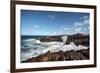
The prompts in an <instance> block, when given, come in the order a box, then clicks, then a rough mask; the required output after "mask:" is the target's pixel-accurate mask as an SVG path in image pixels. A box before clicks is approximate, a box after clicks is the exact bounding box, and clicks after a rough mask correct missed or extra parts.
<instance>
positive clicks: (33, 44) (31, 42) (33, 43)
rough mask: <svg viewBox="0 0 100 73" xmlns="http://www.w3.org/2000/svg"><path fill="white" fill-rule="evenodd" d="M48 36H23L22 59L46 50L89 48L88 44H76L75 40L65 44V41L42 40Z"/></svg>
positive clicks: (40, 53)
mask: <svg viewBox="0 0 100 73" xmlns="http://www.w3.org/2000/svg"><path fill="white" fill-rule="evenodd" d="M46 37H47V36H21V61H25V60H27V59H29V58H32V57H37V56H39V55H43V54H45V53H46V52H48V51H50V52H59V51H61V50H62V51H63V52H65V51H70V50H75V51H76V50H81V49H88V47H87V46H83V45H79V46H77V45H75V44H74V42H70V44H64V42H63V41H62V42H58V41H52V42H41V41H40V39H41V38H46Z"/></svg>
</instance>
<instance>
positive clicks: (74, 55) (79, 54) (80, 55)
mask: <svg viewBox="0 0 100 73" xmlns="http://www.w3.org/2000/svg"><path fill="white" fill-rule="evenodd" d="M86 59H89V49H82V50H78V51H74V50H71V51H66V52H63V51H59V52H55V53H50V51H48V52H47V53H45V54H44V55H40V56H38V57H32V58H30V59H27V60H26V61H22V63H24V62H47V61H68V60H86Z"/></svg>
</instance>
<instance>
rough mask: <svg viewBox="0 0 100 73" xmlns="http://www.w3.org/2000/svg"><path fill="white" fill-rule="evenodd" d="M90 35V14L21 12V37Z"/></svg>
mask: <svg viewBox="0 0 100 73" xmlns="http://www.w3.org/2000/svg"><path fill="white" fill-rule="evenodd" d="M75 33H86V34H87V33H89V13H76V12H56V11H36V10H21V35H60V34H68V35H70V34H75Z"/></svg>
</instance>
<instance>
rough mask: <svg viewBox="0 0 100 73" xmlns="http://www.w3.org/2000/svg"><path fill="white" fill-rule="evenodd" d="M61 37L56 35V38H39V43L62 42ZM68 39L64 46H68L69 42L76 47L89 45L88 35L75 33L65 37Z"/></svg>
mask: <svg viewBox="0 0 100 73" xmlns="http://www.w3.org/2000/svg"><path fill="white" fill-rule="evenodd" d="M61 36H64V35H58V36H48V37H46V38H41V39H40V41H41V42H52V41H62V39H61ZM66 36H67V37H68V39H67V41H66V44H69V43H70V42H74V43H75V44H76V45H84V46H87V45H89V35H85V34H81V33H77V34H74V35H66Z"/></svg>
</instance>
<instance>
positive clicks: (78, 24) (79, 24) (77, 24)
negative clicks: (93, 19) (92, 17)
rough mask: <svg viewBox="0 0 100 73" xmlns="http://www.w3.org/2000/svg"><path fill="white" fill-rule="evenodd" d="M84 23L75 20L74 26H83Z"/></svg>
mask: <svg viewBox="0 0 100 73" xmlns="http://www.w3.org/2000/svg"><path fill="white" fill-rule="evenodd" d="M82 25H83V24H82V23H81V22H75V24H74V26H75V27H78V26H82Z"/></svg>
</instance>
